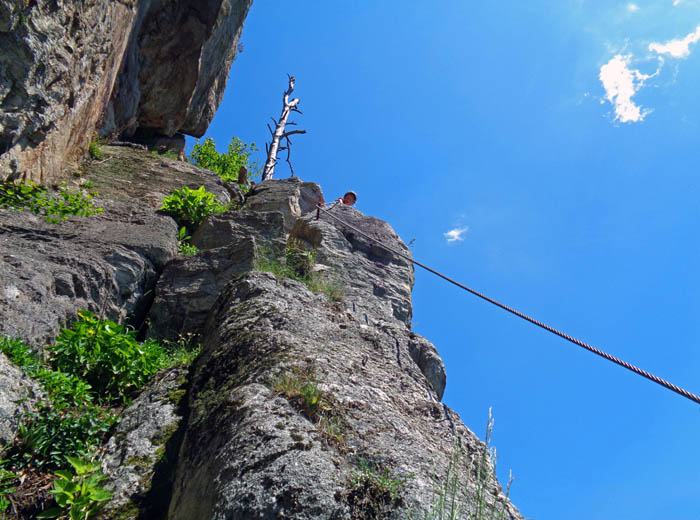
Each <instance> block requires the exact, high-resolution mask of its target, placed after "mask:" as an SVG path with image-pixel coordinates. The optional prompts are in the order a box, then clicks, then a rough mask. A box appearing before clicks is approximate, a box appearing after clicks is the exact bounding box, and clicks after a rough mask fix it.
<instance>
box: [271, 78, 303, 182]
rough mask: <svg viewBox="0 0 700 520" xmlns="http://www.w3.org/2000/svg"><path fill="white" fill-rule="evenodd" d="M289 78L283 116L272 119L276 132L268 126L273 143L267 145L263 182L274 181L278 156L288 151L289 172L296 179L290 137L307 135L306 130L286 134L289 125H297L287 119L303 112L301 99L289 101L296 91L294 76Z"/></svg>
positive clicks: (284, 97) (283, 102)
mask: <svg viewBox="0 0 700 520" xmlns="http://www.w3.org/2000/svg"><path fill="white" fill-rule="evenodd" d="M287 77H288V78H289V85H288V87H287V90H285V92H284V96H283V97H282V114H281V115H280V118H279V119H278V120H275V119H274V118H270V119H272V122H273V123H275V130H274V131H273V130H272V127H271V126H270V125H269V124H268V125H267V129H268V130H269V131H270V135H271V136H272V142H271V143H270V144H269V145H268V144H267V143H265V151H266V152H267V160H266V161H265V167H264V168H263V173H262V179H261V180H263V181H264V180H267V179H272V176H273V175H274V173H275V165H276V164H277V160H278V159H277V155H278V154H279V153H280V152H282V151H284V150H286V151H287V158H286V161H287V164H289V170H290V171H291V172H292V177H294V168H292V162H291V160H290V154H291V147H292V141H291V139H289V136H290V135H294V134H305V133H306V130H290V131H289V132H285V127H286V126H287V125H296V123H294V122H292V121H290V122H287V118H289V114H291V113H292V112H297V113H299V114H301V110H299V108H298V105H299V98H294V99H289V96H290V95H291V94H292V92H293V91H294V76H290V75H289V74H287ZM282 140H284V141H285V143H284V144H285V146H283V145H282Z"/></svg>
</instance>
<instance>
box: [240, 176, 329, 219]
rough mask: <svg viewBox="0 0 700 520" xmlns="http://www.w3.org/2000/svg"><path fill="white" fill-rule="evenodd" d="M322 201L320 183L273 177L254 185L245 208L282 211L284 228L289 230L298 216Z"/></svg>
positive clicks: (261, 210) (314, 208)
mask: <svg viewBox="0 0 700 520" xmlns="http://www.w3.org/2000/svg"><path fill="white" fill-rule="evenodd" d="M322 201H323V192H322V191H321V187H320V186H319V185H318V184H316V183H314V182H303V181H302V180H301V179H299V177H291V178H289V179H280V180H277V179H271V180H267V181H264V182H261V183H259V184H256V185H255V186H253V188H252V189H251V190H250V192H248V196H247V197H246V203H245V208H246V209H248V210H251V211H256V212H265V211H281V212H282V214H283V215H284V229H285V231H286V232H289V231H291V229H292V228H293V227H294V224H295V223H296V221H297V218H299V217H301V216H302V215H304V214H307V213H310V212H313V211H315V210H316V206H317V205H318V204H319V203H321V202H322Z"/></svg>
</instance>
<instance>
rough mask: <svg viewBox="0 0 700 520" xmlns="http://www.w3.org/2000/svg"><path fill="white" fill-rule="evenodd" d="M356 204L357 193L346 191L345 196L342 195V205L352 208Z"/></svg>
mask: <svg viewBox="0 0 700 520" xmlns="http://www.w3.org/2000/svg"><path fill="white" fill-rule="evenodd" d="M355 202H357V193H355V192H354V191H348V192H347V193H346V194H345V195H343V204H347V205H348V206H352V205H353V204H355Z"/></svg>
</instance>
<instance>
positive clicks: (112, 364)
mask: <svg viewBox="0 0 700 520" xmlns="http://www.w3.org/2000/svg"><path fill="white" fill-rule="evenodd" d="M47 350H48V351H49V353H50V355H51V364H52V366H53V367H54V368H55V369H56V370H58V371H61V372H65V373H69V374H74V375H76V376H79V377H81V378H83V379H84V380H85V381H87V383H88V384H89V385H90V386H91V387H92V389H93V391H94V392H95V393H96V394H97V396H98V397H99V398H100V399H102V400H103V401H104V402H110V401H114V400H118V399H122V400H123V401H126V400H127V399H128V396H129V394H130V393H131V392H132V391H133V390H135V389H137V388H140V387H141V386H143V384H144V383H146V381H148V379H150V377H151V376H152V375H153V374H155V373H156V372H158V370H160V369H161V368H164V367H165V366H167V365H168V359H167V356H166V353H165V351H164V350H163V348H162V347H161V346H160V345H159V344H158V343H156V342H154V341H145V342H144V343H139V342H138V341H137V340H136V331H134V330H129V329H127V328H126V327H125V326H124V325H118V324H116V323H115V322H113V321H111V320H98V319H97V318H96V317H95V315H94V314H92V313H91V312H89V311H80V312H79V313H78V320H76V321H75V322H74V323H73V327H72V328H71V329H61V333H60V334H59V335H58V337H57V338H56V341H55V344H54V345H50V346H49V347H47Z"/></svg>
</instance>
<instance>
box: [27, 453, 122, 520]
mask: <svg viewBox="0 0 700 520" xmlns="http://www.w3.org/2000/svg"><path fill="white" fill-rule="evenodd" d="M66 460H67V461H68V462H69V463H70V464H71V466H73V470H74V472H70V471H66V470H58V471H56V473H55V477H56V478H55V479H54V481H53V486H54V487H53V490H51V491H50V493H51V494H52V495H54V497H55V499H56V504H58V507H54V508H51V509H48V510H46V511H44V512H43V513H41V514H39V515H37V518H58V517H62V518H70V520H88V519H89V518H93V517H94V516H95V515H97V513H99V512H100V510H101V509H102V507H103V506H104V505H105V503H106V502H107V501H108V500H109V499H111V498H112V493H110V492H109V491H107V490H106V489H104V488H102V487H100V486H99V485H98V484H99V483H100V482H102V481H103V480H104V479H105V478H106V477H105V476H104V475H103V474H102V472H101V471H100V463H99V462H91V461H88V460H81V459H77V458H74V457H66Z"/></svg>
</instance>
